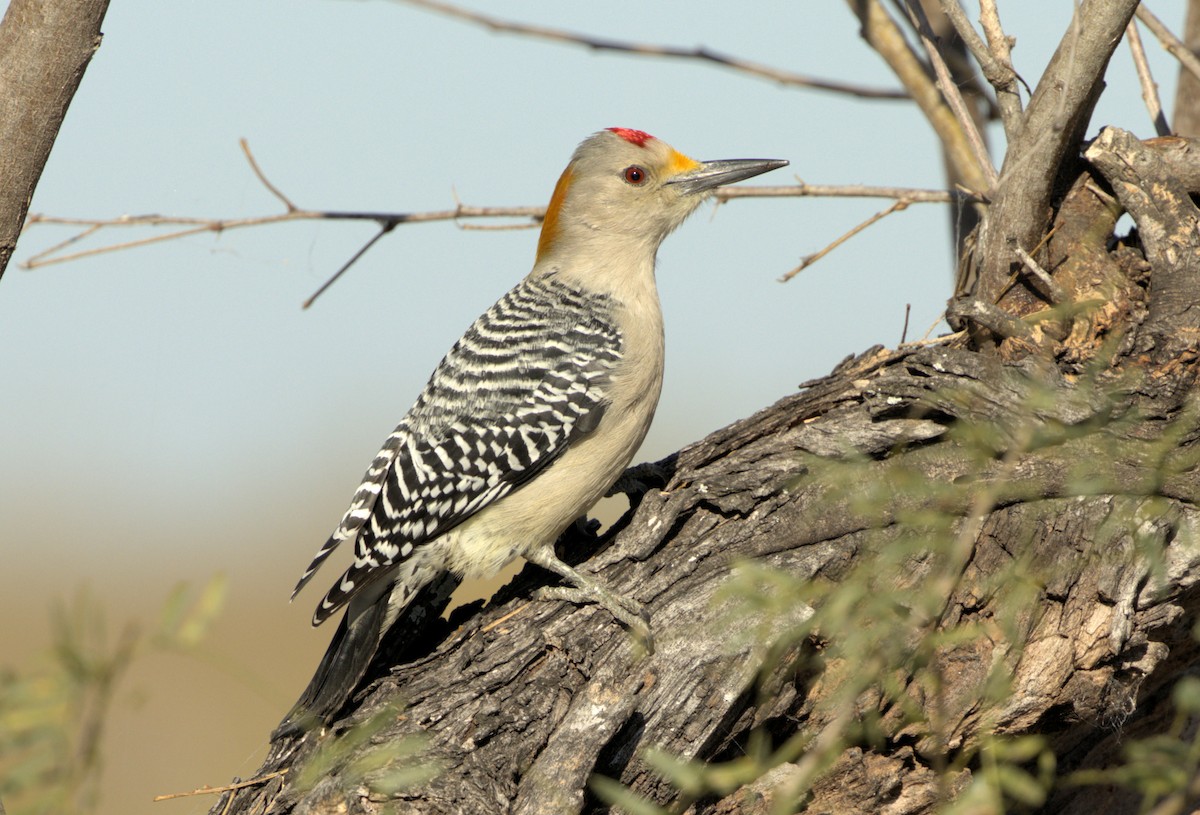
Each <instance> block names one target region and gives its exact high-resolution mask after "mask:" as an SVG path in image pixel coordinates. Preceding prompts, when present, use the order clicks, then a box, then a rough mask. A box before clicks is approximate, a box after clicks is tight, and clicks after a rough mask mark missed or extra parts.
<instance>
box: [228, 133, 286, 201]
mask: <svg viewBox="0 0 1200 815" xmlns="http://www.w3.org/2000/svg"><path fill="white" fill-rule="evenodd" d="M238 144H240V145H241V146H242V152H243V153H245V154H246V161H248V162H250V169H251V170H253V171H254V174H255V175H256V176H258V180H259V181H261V182H262V185H263V186H264V187H266V188H267V189H268V190H270V192H271V194H272V195H274V196H275V197H276V198H278V199H279V200H280V201H282V202H283V205H284V206H285V207H287V211H288V212H295V211H296V209H297V207H296V205H295V204H293V203H292V199H290V198H288V197H287V196H286V195H284V194H283V193H282V192H280V190H279V188H278V187H276V186H275V185H274V184H272V183H271V182H270V181H268V180H267V176H266V175H265V174H264V173H263V171H262V170H261V169H260V168H259V166H258V162H257V161H255V160H254V154H253V153H251V152H250V142H248V141H246V139H245V138H241V139H238Z"/></svg>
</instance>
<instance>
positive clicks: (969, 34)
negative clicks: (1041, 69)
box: [939, 0, 1021, 138]
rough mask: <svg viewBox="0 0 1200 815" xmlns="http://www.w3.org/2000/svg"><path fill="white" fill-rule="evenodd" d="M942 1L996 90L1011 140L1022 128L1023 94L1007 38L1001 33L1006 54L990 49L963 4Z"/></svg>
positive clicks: (943, 9) (951, 20)
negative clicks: (1011, 59)
mask: <svg viewBox="0 0 1200 815" xmlns="http://www.w3.org/2000/svg"><path fill="white" fill-rule="evenodd" d="M939 2H940V4H941V7H942V12H943V13H944V14H945V15H946V17H947V19H949V20H950V24H951V25H953V26H954V30H955V31H957V32H958V36H959V37H960V38H961V39H962V41H963V42H964V43H965V44H966V46H967V49H968V50H970V52H971V56H973V57H975V61H976V62H977V63H979V68H980V70H981V71H983V76H984V78H985V79H987V81H988V83H989V84H990V85H991V86H992V88H993V89H994V90H995V91H996V107H997V109H998V110H999V111H1000V120H1001V122H1003V124H1004V132H1005V134H1006V135H1007V136H1008V138H1012V134H1013V133H1014V132H1015V130H1016V128H1017V127H1018V126H1019V125H1020V119H1021V93H1020V91H1019V90H1018V89H1017V72H1016V71H1014V70H1013V67H1012V63H1011V62H1010V60H1009V52H1008V41H1007V39H1005V38H1004V37H1003V33H1001V39H1002V40H1003V42H1004V51H1003V53H1000V52H999V51H997V50H996V48H995V45H994V44H992V45H990V46H989V44H988V43H985V42H984V41H983V39H982V38H981V37H980V36H979V33H978V32H977V31H976V30H975V27H974V26H972V25H971V23H970V21H969V20H967V15H966V14H965V13H964V12H963V8H962V5H961V4H959V2H958V0H939ZM992 8H993V10H994V9H995V6H994V5H993V7H992ZM996 24H997V25H998V24H999V18H996ZM985 31H986V28H985ZM991 39H992V37H991V36H989V42H990V41H991Z"/></svg>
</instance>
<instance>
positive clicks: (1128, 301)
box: [212, 131, 1200, 815]
mask: <svg viewBox="0 0 1200 815" xmlns="http://www.w3.org/2000/svg"><path fill="white" fill-rule="evenodd" d="M1195 147H1196V145H1195V144H1194V143H1192V142H1189V141H1186V140H1182V139H1175V138H1172V139H1156V140H1152V141H1151V142H1148V143H1142V142H1138V141H1136V140H1134V139H1131V138H1129V137H1128V134H1124V133H1121V132H1119V131H1106V133H1105V134H1104V135H1103V136H1102V137H1101V138H1100V139H1098V140H1097V141H1096V143H1095V144H1094V145H1093V147H1092V149H1091V150H1089V151H1088V159H1089V161H1090V162H1091V163H1092V167H1091V168H1089V169H1088V170H1087V171H1086V172H1085V173H1083V174H1082V175H1081V176H1080V177H1079V178H1078V179H1077V181H1076V183H1075V184H1073V185H1071V186H1070V192H1069V193H1068V194H1067V195H1066V196H1065V197H1064V198H1063V199H1062V200H1061V201H1059V204H1058V206H1057V208H1056V211H1055V213H1053V220H1055V222H1057V223H1058V224H1059V225H1060V228H1059V230H1057V231H1056V233H1055V238H1054V241H1052V242H1050V243H1049V245H1048V248H1047V250H1046V251H1047V253H1048V254H1047V257H1048V260H1047V263H1048V266H1047V268H1048V269H1050V272H1048V273H1047V276H1048V277H1049V278H1050V279H1051V280H1052V282H1053V283H1054V285H1053V286H1052V287H1051V288H1052V289H1053V290H1054V291H1055V297H1054V298H1053V299H1055V300H1057V302H1054V303H1051V302H1048V300H1049V299H1050V298H1049V297H1048V296H1046V295H1045V294H1044V292H1043V289H1044V288H1045V287H1046V283H1045V281H1041V280H1035V281H1034V282H1033V283H1029V284H1028V293H1029V294H1030V298H1031V299H1030V302H1031V303H1032V302H1033V300H1034V299H1036V298H1035V297H1034V296H1035V295H1038V294H1039V293H1042V296H1043V297H1044V299H1043V300H1042V302H1041V306H1040V308H1037V309H1035V308H1033V307H1032V306H1030V307H1029V308H1027V309H1026V311H1024V312H1021V313H1017V314H1016V316H1015V317H1014V318H1013V319H1015V320H1016V321H1018V322H1020V323H1021V324H1022V325H1023V326H1025V327H1026V328H1027V329H1028V330H1027V332H1026V333H1025V334H1023V335H1022V336H1021V337H1017V338H1010V339H1007V340H1005V341H1004V343H1002V344H1001V345H1000V346H999V349H998V353H996V352H995V351H996V350H997V349H990V350H989V351H988V352H986V353H985V352H982V351H979V350H976V349H973V348H972V347H970V346H969V342H970V340H969V339H968V338H967V337H966V336H965V335H959V336H957V337H951V338H950V339H948V340H946V341H943V342H940V343H933V344H927V345H924V346H922V345H919V344H913V345H910V346H906V347H903V348H900V349H896V350H888V349H883V348H874V349H871V350H869V351H867V352H866V353H863V354H861V355H858V356H855V357H851V358H847V360H846V361H844V362H843V363H842V364H841V365H840V366H838V367H837V369H835V370H834V371H833V372H832V373H831V374H830V375H829V376H827V377H825V378H823V379H820V380H817V381H814V382H810V383H806V384H805V386H804V387H803V388H802V390H801V391H800V392H798V393H796V394H793V395H791V396H788V397H786V398H784V399H782V400H781V401H779V402H778V403H777V404H775V405H773V406H771V407H769V408H767V409H765V410H763V411H761V412H760V413H758V414H756V415H754V416H751V417H749V418H747V419H745V420H743V421H740V422H737V423H736V424H733V425H731V426H729V427H727V428H724V429H722V430H719V431H717V432H716V433H713V434H712V435H711V436H709V437H708V438H706V439H704V440H703V441H700V442H698V443H696V444H694V445H692V446H690V447H688V448H685V449H684V450H682V451H680V452H679V453H678V454H676V455H675V456H672V457H671V458H669V459H667V460H665V461H663V462H659V464H658V466H657V467H656V468H648V469H642V470H641V471H639V472H636V473H633V475H635V476H638V477H640V478H642V485H643V490H638V491H635V493H634V497H633V498H632V499H631V501H632V504H633V506H632V508H631V510H630V512H629V513H628V514H627V515H626V516H625V518H624V519H622V521H621V522H620V523H618V524H617V525H616V526H615V527H614V529H612V530H610V531H608V532H607V533H606V534H605V535H603V536H601V537H599V538H596V537H594V536H591V535H589V534H587V533H586V532H581V531H580V530H578V529H577V530H574V531H573V533H572V534H570V535H568V536H566V539H565V540H564V542H563V543H564V544H565V553H567V554H568V556H569V554H570V553H574V554H575V555H576V558H577V559H578V558H579V557H580V556H587V559H586V562H585V564H584V568H585V569H588V570H591V571H593V572H595V573H596V574H597V575H598V576H599V577H601V578H602V579H603V580H605V581H606V582H607V583H608V584H609V585H611V586H612V587H613V588H615V589H616V590H618V591H620V592H623V593H625V594H627V595H629V596H632V597H634V598H635V599H637V600H638V601H640V602H642V603H644V604H645V605H646V606H647V608H648V609H649V610H650V612H651V614H652V626H653V630H654V632H655V636H656V639H657V649H656V651H655V652H654V653H652V654H648V653H645V652H643V651H641V650H640V649H639V647H638V645H637V644H636V643H635V642H634V641H633V640H632V638H631V637H630V636H629V635H628V633H627V632H626V631H624V630H623V629H622V628H621V627H620V626H619V625H618V624H617V623H615V622H614V621H613V620H612V618H611V617H610V616H609V615H607V614H606V613H605V612H604V611H603V610H602V609H598V608H595V607H587V606H584V607H575V606H572V605H568V604H564V603H560V602H548V601H538V600H533V599H531V594H532V592H533V590H534V589H535V588H536V587H537V586H538V585H542V584H544V583H545V581H546V579H547V578H546V576H545V575H544V574H542V573H540V572H538V571H537V570H535V569H533V568H532V567H531V568H529V569H527V570H526V571H525V572H524V573H523V574H522V575H521V576H519V577H518V578H517V579H516V580H515V581H514V582H513V583H512V584H510V585H509V586H508V587H506V588H505V589H504V590H502V591H501V592H500V593H499V594H498V595H497V597H495V598H494V599H493V600H492V602H491V603H490V604H488V605H487V606H486V607H481V606H474V607H470V608H467V609H464V610H461V611H460V612H459V613H457V614H456V615H454V616H453V617H452V620H451V622H450V623H448V624H442V625H440V626H438V625H433V626H430V625H425V626H424V640H418V641H417V642H416V643H415V644H413V645H412V646H411V647H408V650H407V651H406V652H405V653H404V654H403V657H402V658H399V659H397V660H394V661H393V662H394V664H393V665H392V666H391V668H390V670H387V669H385V670H382V671H379V672H377V675H376V676H375V677H373V681H372V682H371V683H370V684H369V686H367V687H365V688H364V691H363V692H362V693H361V694H360V695H359V696H358V697H357V698H356V700H355V701H354V702H353V703H352V705H350V706H349V708H348V709H347V711H345V718H344V719H342V720H341V721H338V722H336V723H334V724H333V725H332V726H330V727H329V728H326V729H318V730H314V731H311V732H309V733H307V734H305V735H303V736H301V737H299V738H294V739H289V740H282V741H280V742H278V743H276V744H274V745H273V746H272V751H271V755H270V756H269V757H268V759H267V761H266V763H265V764H264V766H263V768H262V772H261V774H260V779H261V780H260V781H258V782H256V783H253V784H250V785H249V786H246V787H243V788H241V789H239V790H238V791H237V792H236V793H229V794H226V796H223V797H222V799H221V800H220V801H218V802H217V804H216V805H215V806H214V808H213V810H212V811H213V812H214V813H267V812H271V813H282V812H294V813H334V812H340V813H375V812H415V813H500V812H503V813H576V812H600V811H609V810H608V808H607V807H608V804H607V803H606V802H608V801H611V800H613V796H614V795H617V796H618V800H619V796H620V795H621V794H622V793H619V792H617V793H614V792H613V790H614V789H615V787H614V785H613V784H612V783H605V782H604V781H603V780H602V779H601V780H595V776H601V777H603V778H607V779H610V780H612V781H616V782H619V784H620V785H622V786H623V787H624V788H625V789H627V790H628V791H629V792H628V793H624V794H626V795H630V794H632V795H636V796H638V797H640V798H642V799H645V800H648V801H652V802H655V803H656V804H658V805H662V806H673V807H674V808H675V809H674V811H680V812H687V813H696V814H697V815H698V814H699V813H769V812H799V811H803V812H808V813H860V812H861V813H888V814H889V815H904V814H906V813H913V814H915V813H933V812H936V811H940V808H942V807H943V806H945V805H946V804H947V803H949V802H952V801H960V802H965V801H968V800H976V798H978V797H979V796H984V797H986V796H987V795H989V794H990V795H992V796H993V797H995V798H997V800H1004V801H1009V802H1013V801H1016V802H1019V803H1021V804H1023V806H1024V811H1036V812H1045V813H1081V814H1082V813H1087V815H1101V814H1102V813H1123V812H1130V811H1135V810H1136V809H1137V806H1138V804H1139V802H1141V801H1142V798H1141V794H1142V793H1141V792H1140V791H1137V790H1136V789H1131V788H1130V787H1128V786H1117V785H1115V783H1114V779H1115V778H1116V777H1117V776H1116V775H1113V776H1111V777H1108V776H1106V777H1103V778H1100V780H1099V781H1097V780H1096V777H1095V776H1092V777H1091V779H1092V780H1090V781H1088V780H1087V779H1088V778H1089V776H1088V775H1087V773H1088V772H1091V771H1096V770H1104V769H1106V768H1110V769H1111V768H1112V767H1114V766H1117V765H1122V766H1124V763H1127V762H1128V761H1129V758H1128V756H1127V755H1126V753H1125V752H1124V751H1125V750H1126V748H1127V747H1128V745H1129V744H1130V743H1131V742H1138V740H1139V739H1143V738H1146V737H1149V736H1159V737H1162V736H1163V734H1167V735H1168V736H1171V737H1175V736H1179V737H1180V738H1183V737H1182V736H1180V728H1179V726H1178V725H1179V722H1180V716H1181V715H1182V713H1183V712H1186V711H1182V709H1180V708H1177V707H1175V704H1176V702H1175V701H1174V697H1173V696H1172V693H1173V688H1174V687H1175V685H1176V683H1177V681H1178V680H1180V678H1181V677H1185V676H1187V675H1188V674H1189V673H1190V672H1192V671H1194V670H1195V665H1196V664H1197V658H1198V656H1200V653H1198V652H1200V646H1198V645H1197V641H1196V638H1195V637H1194V636H1193V632H1192V625H1193V623H1194V621H1195V620H1196V619H1197V617H1196V613H1197V610H1198V608H1200V539H1198V538H1197V532H1198V531H1200V513H1198V512H1197V509H1196V508H1197V506H1198V505H1200V469H1198V468H1197V463H1198V462H1200V405H1198V403H1197V401H1196V400H1195V398H1194V384H1195V376H1196V358H1197V342H1196V337H1195V335H1194V333H1193V332H1192V331H1191V330H1190V329H1189V330H1187V331H1180V332H1177V333H1176V334H1175V335H1170V334H1169V333H1168V332H1166V331H1165V326H1166V325H1169V324H1170V323H1171V322H1172V321H1175V322H1176V323H1179V322H1183V323H1188V322H1190V321H1189V319H1188V309H1187V308H1186V307H1180V304H1179V303H1178V302H1176V301H1177V299H1178V298H1177V292H1178V281H1176V282H1171V283H1169V284H1165V285H1163V286H1162V287H1160V286H1159V280H1160V275H1161V276H1162V279H1164V280H1166V279H1169V278H1172V276H1179V277H1180V278H1181V279H1183V280H1188V279H1190V278H1191V276H1192V275H1193V274H1194V264H1193V262H1192V259H1191V258H1192V253H1193V251H1194V250H1193V249H1192V245H1191V242H1190V241H1191V236H1194V235H1195V234H1197V213H1196V209H1195V207H1194V206H1190V199H1189V197H1188V193H1189V192H1194V191H1195V190H1197V189H1200V184H1195V183H1194V181H1195V180H1196V179H1197V177H1198V176H1200V162H1197V161H1196V160H1195V159H1194V158H1192V156H1193V155H1194V150H1195ZM1147 153H1148V154H1149V155H1147ZM1171 166H1177V167H1178V168H1182V169H1187V170H1190V174H1188V173H1183V174H1182V175H1179V174H1172V173H1169V172H1168V170H1167V169H1164V168H1167V167H1171ZM1130 173H1133V175H1130ZM1161 173H1168V174H1170V175H1172V178H1174V179H1175V180H1176V182H1177V183H1174V182H1173V183H1172V184H1158V182H1157V181H1155V180H1154V179H1156V178H1159V174H1161ZM1180 179H1182V180H1180ZM1126 186H1127V187H1128V188H1127V189H1126V188H1124V187H1126ZM1114 190H1115V192H1114ZM1147 193H1152V195H1149V196H1148V197H1150V198H1153V199H1154V201H1155V204H1154V205H1153V206H1151V205H1149V204H1147V202H1146V201H1145V200H1140V199H1143V198H1146V197H1147ZM1123 207H1124V208H1127V209H1128V210H1129V211H1130V212H1131V213H1132V214H1133V216H1134V218H1135V220H1136V221H1137V224H1138V232H1137V234H1135V235H1131V236H1129V237H1128V238H1126V239H1124V240H1120V241H1116V240H1114V239H1113V238H1112V227H1113V224H1114V223H1115V221H1116V218H1117V216H1118V215H1119V214H1120V212H1121V211H1122V208H1123ZM1139 236H1140V237H1139ZM1022 285H1025V283H1022ZM1190 285H1191V288H1190V291H1191V292H1193V293H1194V292H1196V291H1200V287H1198V286H1196V285H1195V281H1192V282H1191V284H1190ZM1160 293H1162V294H1163V295H1164V297H1166V299H1167V301H1168V302H1166V303H1165V304H1159V303H1156V297H1157V296H1158V295H1159V294H1160ZM1164 315H1165V316H1164ZM1164 321H1165V322H1164ZM654 475H657V476H659V477H660V478H661V480H659V481H658V482H657V483H653V484H650V483H649V480H651V479H652V476H654ZM589 553H591V554H590V556H588V555H589ZM1184 718H1186V717H1184ZM1188 721H1190V719H1189V720H1188ZM1188 732H1191V731H1188ZM1026 736H1036V737H1037V738H1036V739H1034V740H1030V739H1025V740H1022V737H1026ZM1014 751H1016V752H1014ZM1018 754H1019V755H1018ZM1005 756H1009V758H1005ZM1013 756H1015V757H1013ZM689 761H690V762H696V763H693V764H686V763H681V762H689ZM699 762H703V763H704V764H703V765H702V764H700V763H699ZM281 770H286V773H285V774H283V775H279V774H275V775H272V773H278V772H279V771H281ZM1067 778H1071V779H1073V780H1074V781H1076V782H1079V783H1065V782H1064V779H1067ZM1006 779H1007V780H1006ZM1018 782H1019V783H1018ZM1031 785H1032V789H1031ZM989 791H990V792H989ZM1172 794H1175V795H1176V796H1177V799H1178V800H1177V802H1178V803H1180V805H1181V806H1183V805H1185V804H1186V805H1191V804H1194V803H1195V802H1194V801H1191V800H1190V799H1188V795H1189V793H1188V792H1187V790H1186V789H1185V790H1184V791H1182V792H1180V791H1178V790H1176V791H1175V792H1173V793H1172ZM231 796H232V800H229V799H230V797H231ZM971 796H975V798H972V797H971ZM625 800H626V801H628V799H625ZM621 811H629V806H626V808H625V809H624V810H621ZM647 811H648V810H647ZM970 811H998V810H996V809H990V810H989V809H986V808H980V809H974V810H970ZM1164 811H1166V810H1164ZM1170 811H1185V810H1184V809H1182V808H1181V809H1173V810H1170ZM1188 811H1190V810H1188Z"/></svg>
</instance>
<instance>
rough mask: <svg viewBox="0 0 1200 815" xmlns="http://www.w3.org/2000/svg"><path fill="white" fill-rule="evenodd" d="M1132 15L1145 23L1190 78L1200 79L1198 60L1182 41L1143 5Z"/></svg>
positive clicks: (1199, 60)
mask: <svg viewBox="0 0 1200 815" xmlns="http://www.w3.org/2000/svg"><path fill="white" fill-rule="evenodd" d="M1134 14H1135V15H1137V18H1138V19H1139V20H1141V21H1142V22H1143V23H1145V25H1146V28H1148V29H1150V33H1152V34H1153V35H1154V36H1155V37H1158V41H1159V42H1160V43H1162V46H1163V48H1165V49H1167V51H1169V52H1170V53H1171V54H1172V55H1173V56H1174V57H1175V59H1177V60H1179V64H1180V65H1182V66H1183V67H1184V68H1186V69H1187V70H1188V72H1189V73H1190V74H1191V75H1192V76H1194V77H1196V78H1197V79H1200V59H1198V58H1197V57H1196V55H1195V54H1193V53H1192V49H1190V48H1188V47H1187V45H1186V44H1185V43H1184V42H1183V40H1181V39H1179V38H1178V37H1176V36H1175V35H1174V34H1172V33H1171V29H1169V28H1167V27H1166V26H1165V25H1163V21H1162V20H1160V19H1158V18H1157V17H1155V16H1154V14H1153V12H1151V11H1150V9H1148V8H1146V6H1145V5H1144V4H1141V5H1139V6H1138V7H1137V11H1135V12H1134Z"/></svg>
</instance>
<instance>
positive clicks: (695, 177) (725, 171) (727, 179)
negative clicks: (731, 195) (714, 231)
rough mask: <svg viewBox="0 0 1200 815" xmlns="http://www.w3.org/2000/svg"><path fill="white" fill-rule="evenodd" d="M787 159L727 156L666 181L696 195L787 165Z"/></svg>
mask: <svg viewBox="0 0 1200 815" xmlns="http://www.w3.org/2000/svg"><path fill="white" fill-rule="evenodd" d="M787 165H788V163H787V161H785V160H784V159H781V158H727V159H718V160H717V161H706V162H704V163H703V164H701V165H700V166H699V167H697V168H696V169H695V170H689V171H688V172H686V173H680V174H679V175H677V176H675V177H674V178H672V179H670V180H669V181H667V182H666V183H667V184H669V185H675V186H676V187H677V188H678V190H679V191H680V192H681V193H683V194H684V195H694V194H696V193H700V192H707V191H708V190H712V189H716V188H717V187H722V186H724V185H726V184H732V183H734V182H735V181H745V180H746V179H747V178H753V177H754V176H756V175H761V174H762V173H765V172H769V171H770V170H778V169H779V168H780V167H786V166H787Z"/></svg>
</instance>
